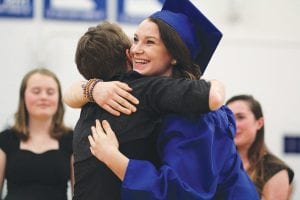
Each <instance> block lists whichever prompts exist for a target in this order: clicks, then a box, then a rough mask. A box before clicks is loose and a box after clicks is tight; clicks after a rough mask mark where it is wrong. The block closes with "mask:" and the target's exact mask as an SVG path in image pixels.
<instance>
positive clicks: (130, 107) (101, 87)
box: [92, 81, 139, 116]
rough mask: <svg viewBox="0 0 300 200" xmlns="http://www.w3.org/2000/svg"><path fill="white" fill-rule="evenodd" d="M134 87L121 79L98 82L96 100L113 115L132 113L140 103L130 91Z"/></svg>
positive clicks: (94, 91)
mask: <svg viewBox="0 0 300 200" xmlns="http://www.w3.org/2000/svg"><path fill="white" fill-rule="evenodd" d="M131 91H132V89H131V88H130V87H129V86H128V85H127V84H126V83H122V82H120V81H112V82H98V83H97V84H96V85H95V88H94V90H93V94H92V95H93V98H94V100H95V102H96V103H97V104H98V105H99V106H100V107H102V108H103V109H104V110H106V111H107V112H109V113H111V114H112V115H115V116H119V115H120V114H121V113H124V114H127V115H129V114H131V113H132V112H135V111H136V107H135V105H137V104H138V103H139V101H138V99H137V98H135V97H134V96H133V95H132V94H130V92H131Z"/></svg>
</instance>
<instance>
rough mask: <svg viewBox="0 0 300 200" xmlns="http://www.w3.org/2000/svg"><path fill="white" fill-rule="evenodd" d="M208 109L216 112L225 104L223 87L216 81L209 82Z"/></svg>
mask: <svg viewBox="0 0 300 200" xmlns="http://www.w3.org/2000/svg"><path fill="white" fill-rule="evenodd" d="M208 102H209V103H208V104H209V109H210V110H217V109H219V108H220V107H221V106H222V105H223V104H224V102H225V87H224V85H223V83H221V82H220V81H218V80H210V90H209V100H208Z"/></svg>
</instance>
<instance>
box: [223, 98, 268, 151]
mask: <svg viewBox="0 0 300 200" xmlns="http://www.w3.org/2000/svg"><path fill="white" fill-rule="evenodd" d="M228 107H229V108H230V109H231V110H232V112H233V113H234V116H235V120H236V137H235V139H234V141H235V144H236V146H237V147H238V148H246V149H249V148H250V146H251V144H252V143H253V142H254V140H255V137H256V134H257V131H258V130H259V129H260V128H261V127H262V125H263V120H262V118H260V119H258V120H257V119H256V118H255V116H254V113H253V112H252V111H251V109H250V106H249V103H248V102H246V101H243V100H237V101H233V102H231V103H229V104H228Z"/></svg>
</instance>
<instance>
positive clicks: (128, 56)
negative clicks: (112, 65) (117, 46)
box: [126, 49, 132, 68]
mask: <svg viewBox="0 0 300 200" xmlns="http://www.w3.org/2000/svg"><path fill="white" fill-rule="evenodd" d="M126 60H127V65H128V67H130V68H132V58H131V54H130V49H126Z"/></svg>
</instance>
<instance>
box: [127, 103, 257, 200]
mask: <svg viewBox="0 0 300 200" xmlns="http://www.w3.org/2000/svg"><path fill="white" fill-rule="evenodd" d="M235 131H236V127H235V121H234V115H233V113H232V112H231V111H230V110H229V109H228V108H227V107H226V106H223V107H221V108H220V109H219V110H217V111H214V112H209V113H206V114H202V115H200V116H197V117H183V116H178V115H169V116H168V117H167V118H166V120H165V127H164V130H163V132H162V133H161V134H160V136H159V138H158V151H159V154H160V156H161V159H162V166H161V168H160V169H159V170H157V169H156V168H155V167H154V166H153V165H152V163H150V162H148V161H143V160H133V159H132V160H130V161H129V165H128V168H127V171H126V174H125V178H124V181H123V183H122V189H121V190H122V191H121V195H122V199H123V200H129V199H130V200H134V199H137V200H140V199H143V200H148V199H149V200H150V199H151V200H163V199H170V200H177V199H178V200H179V199H180V200H194V199H195V200H196V199H197V200H206V199H230V200H243V199H244V200H255V199H259V197H258V194H257V192H256V189H255V186H254V184H253V183H252V182H251V180H250V179H249V177H248V175H247V173H246V172H245V171H244V169H243V166H242V162H241V159H240V157H239V155H238V153H237V150H236V147H235V144H234V141H233V138H234V134H235Z"/></svg>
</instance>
